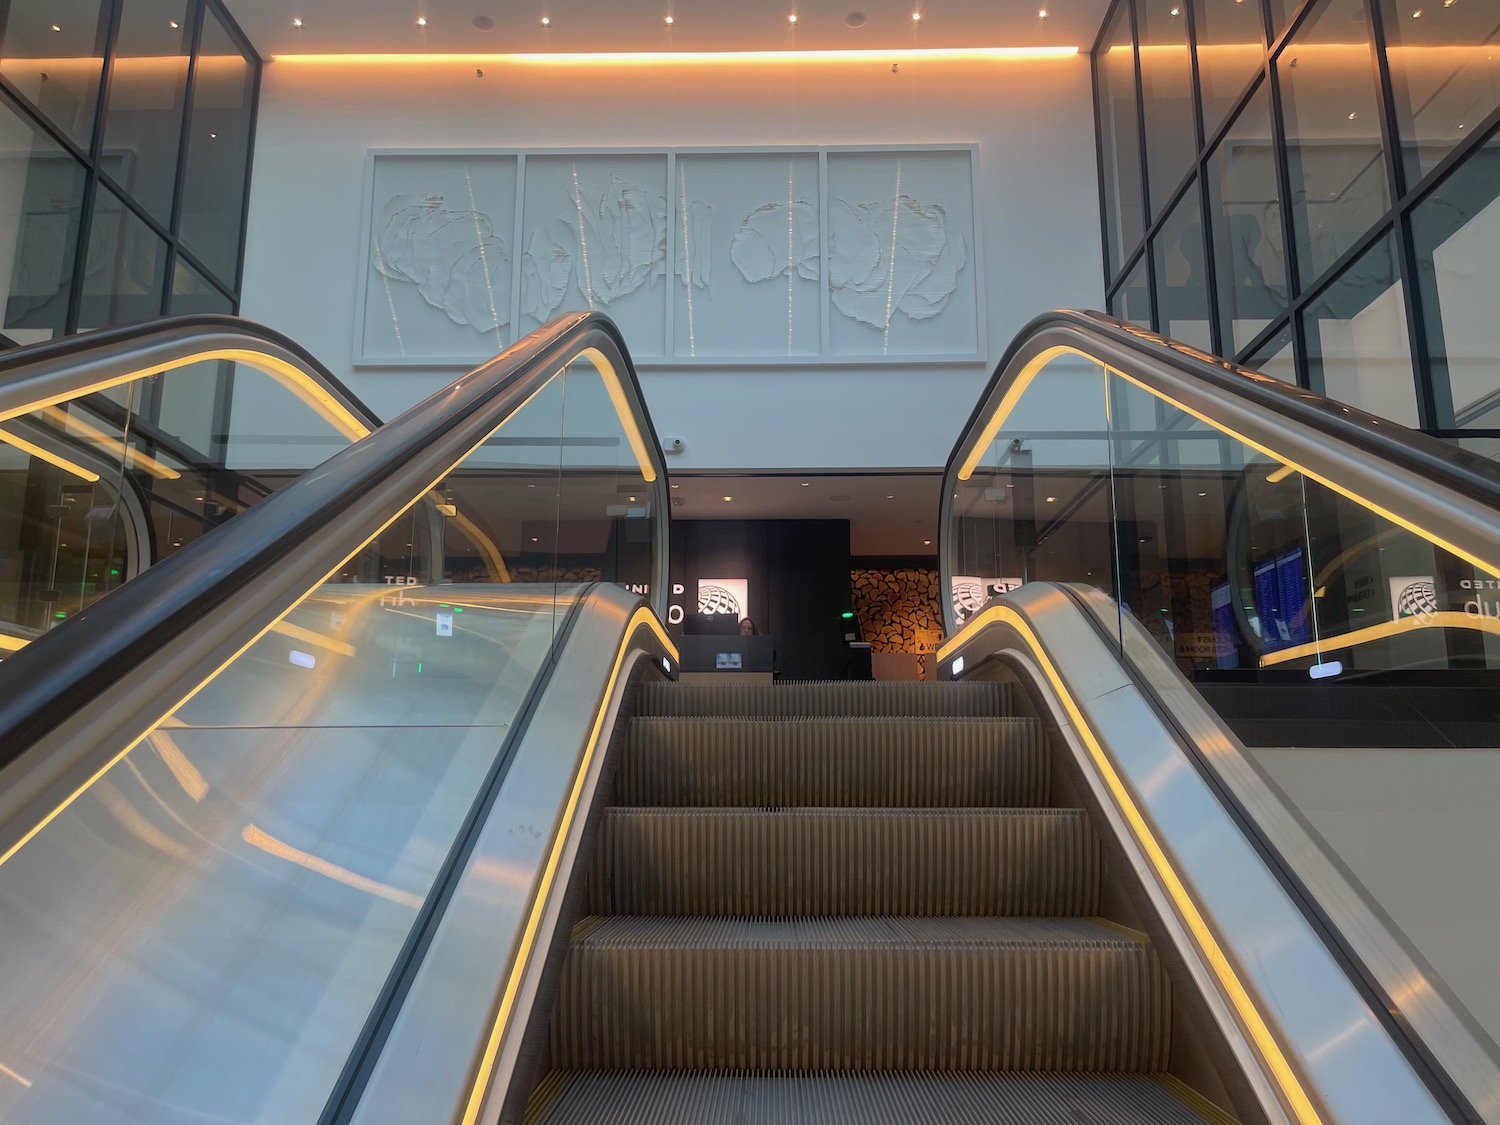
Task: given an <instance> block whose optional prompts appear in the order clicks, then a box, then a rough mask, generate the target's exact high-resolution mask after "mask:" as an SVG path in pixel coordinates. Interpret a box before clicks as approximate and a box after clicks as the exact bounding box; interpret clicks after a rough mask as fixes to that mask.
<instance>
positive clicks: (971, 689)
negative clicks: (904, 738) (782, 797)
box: [636, 680, 1011, 718]
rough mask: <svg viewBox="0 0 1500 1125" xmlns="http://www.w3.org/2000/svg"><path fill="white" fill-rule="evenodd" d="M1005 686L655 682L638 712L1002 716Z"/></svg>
mask: <svg viewBox="0 0 1500 1125" xmlns="http://www.w3.org/2000/svg"><path fill="white" fill-rule="evenodd" d="M1010 699H1011V696H1010V688H1009V685H1008V684H998V683H988V682H981V681H975V682H973V683H949V682H941V683H939V682H935V681H926V682H918V681H913V682H909V683H907V682H875V681H870V680H866V681H827V682H812V681H809V682H783V683H775V684H711V683H691V684H683V683H654V684H648V685H646V686H645V687H644V688H643V689H642V692H641V703H640V707H639V708H638V709H637V711H636V714H638V715H721V716H740V717H745V718H798V717H802V716H822V717H824V718H836V717H839V716H857V715H910V716H915V715H950V716H968V717H978V716H982V715H1004V714H1007V713H1008V708H1009V704H1010Z"/></svg>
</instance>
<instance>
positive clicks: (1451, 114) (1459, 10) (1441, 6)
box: [1381, 0, 1500, 184]
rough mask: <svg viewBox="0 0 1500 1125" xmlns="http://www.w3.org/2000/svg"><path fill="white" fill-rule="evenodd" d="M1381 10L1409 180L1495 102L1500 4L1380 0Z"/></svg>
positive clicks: (1499, 99)
mask: <svg viewBox="0 0 1500 1125" xmlns="http://www.w3.org/2000/svg"><path fill="white" fill-rule="evenodd" d="M1381 16H1382V17H1383V18H1382V22H1383V24H1384V25H1385V41H1386V54H1387V57H1388V58H1389V59H1390V66H1391V86H1392V88H1393V90H1394V93H1395V95H1396V116H1397V120H1398V122H1399V128H1400V131H1401V153H1402V159H1403V161H1404V162H1405V165H1406V174H1407V177H1408V179H1409V181H1410V182H1411V183H1413V184H1414V183H1416V182H1417V181H1418V180H1419V179H1421V178H1422V177H1423V176H1425V175H1426V174H1427V173H1428V172H1430V171H1432V169H1433V168H1434V167H1435V166H1436V165H1437V163H1438V161H1440V160H1442V159H1443V157H1445V156H1447V155H1448V153H1449V152H1451V151H1452V150H1453V148H1454V146H1456V145H1458V144H1459V143H1460V142H1462V141H1463V140H1464V139H1465V138H1466V137H1469V136H1472V135H1473V133H1474V130H1475V129H1477V128H1478V127H1479V125H1480V124H1481V123H1482V122H1483V121H1484V119H1485V118H1486V117H1488V116H1489V115H1490V114H1491V113H1493V112H1494V110H1495V107H1496V106H1497V105H1500V5H1497V4H1495V3H1493V2H1490V3H1483V2H1481V3H1475V2H1474V0H1400V2H1399V3H1398V2H1397V0H1381Z"/></svg>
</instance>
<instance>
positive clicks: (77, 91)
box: [0, 0, 104, 149]
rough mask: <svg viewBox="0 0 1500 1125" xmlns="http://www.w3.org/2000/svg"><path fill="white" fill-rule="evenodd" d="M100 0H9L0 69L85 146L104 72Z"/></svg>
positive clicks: (90, 139) (90, 134)
mask: <svg viewBox="0 0 1500 1125" xmlns="http://www.w3.org/2000/svg"><path fill="white" fill-rule="evenodd" d="M101 7H102V5H101V3H100V0H10V4H9V5H8V6H7V5H0V13H6V12H7V11H8V14H6V15H4V20H5V38H4V40H3V47H0V51H3V55H0V74H3V75H4V76H5V77H6V78H7V79H9V81H10V82H11V84H12V85H13V86H15V88H16V89H17V90H19V91H20V92H21V93H22V94H24V95H26V97H27V98H29V99H30V100H31V104H32V105H34V106H36V107H37V108H38V109H40V110H41V111H42V113H44V114H45V115H46V117H47V119H48V120H49V121H51V122H52V124H53V125H55V126H57V128H59V129H60V130H62V131H63V132H64V133H66V134H67V135H68V136H69V137H70V138H71V139H72V140H73V142H74V143H75V144H76V145H78V146H79V147H80V148H82V149H88V148H89V147H90V146H91V145H92V144H93V137H94V114H95V113H96V112H97V110H98V103H99V77H100V75H101V74H103V72H104V45H103V30H102V29H103V20H102V18H101V16H100V9H101Z"/></svg>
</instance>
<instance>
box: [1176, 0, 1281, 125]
mask: <svg viewBox="0 0 1500 1125" xmlns="http://www.w3.org/2000/svg"><path fill="white" fill-rule="evenodd" d="M1193 34H1194V36H1195V37H1196V39H1197V53H1198V85H1199V96H1200V98H1201V101H1202V109H1203V132H1204V134H1205V135H1211V134H1212V133H1213V131H1214V130H1215V129H1217V128H1218V127H1219V126H1220V124H1222V123H1223V121H1224V117H1225V115H1226V114H1228V113H1229V111H1230V110H1231V109H1233V108H1234V103H1235V102H1236V101H1237V100H1238V98H1239V96H1240V95H1241V94H1242V93H1244V92H1245V87H1246V86H1248V85H1249V84H1250V80H1251V79H1252V78H1254V77H1255V76H1256V75H1257V74H1259V73H1260V70H1261V68H1262V67H1263V66H1265V63H1266V32H1265V20H1264V17H1263V16H1262V15H1261V11H1260V4H1259V3H1258V2H1257V0H1193Z"/></svg>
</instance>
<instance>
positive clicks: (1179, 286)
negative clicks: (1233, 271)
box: [1151, 182, 1213, 351]
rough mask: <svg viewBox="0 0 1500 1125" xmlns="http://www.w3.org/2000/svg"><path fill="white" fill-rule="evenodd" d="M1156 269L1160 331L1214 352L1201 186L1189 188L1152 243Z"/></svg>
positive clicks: (1195, 185)
mask: <svg viewBox="0 0 1500 1125" xmlns="http://www.w3.org/2000/svg"><path fill="white" fill-rule="evenodd" d="M1151 254H1152V258H1153V261H1154V262H1155V269H1156V303H1157V310H1158V316H1157V319H1158V322H1159V324H1160V328H1159V329H1158V330H1159V331H1160V332H1161V334H1162V335H1163V336H1170V337H1171V338H1172V339H1174V340H1180V341H1181V342H1182V343H1184V344H1191V345H1192V346H1193V347H1195V348H1201V349H1202V350H1203V351H1212V350H1213V337H1212V335H1211V334H1210V330H1209V324H1208V268H1207V266H1206V265H1205V264H1204V257H1203V222H1202V217H1201V215H1200V214H1199V208H1198V185H1197V183H1196V182H1194V183H1192V184H1190V185H1189V186H1188V189H1187V192H1186V194H1184V195H1183V197H1182V200H1181V202H1179V203H1178V204H1177V206H1176V207H1175V208H1173V210H1172V213H1171V214H1170V215H1168V216H1167V221H1166V222H1165V223H1163V224H1162V227H1161V230H1160V231H1158V232H1157V235H1156V237H1155V238H1153V239H1152V240H1151Z"/></svg>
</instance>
